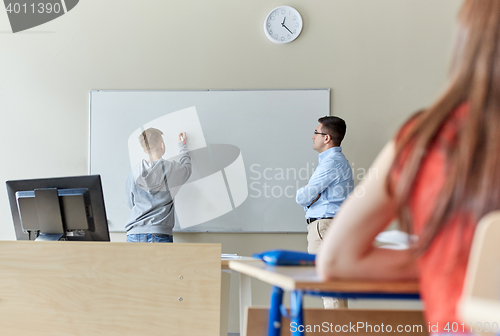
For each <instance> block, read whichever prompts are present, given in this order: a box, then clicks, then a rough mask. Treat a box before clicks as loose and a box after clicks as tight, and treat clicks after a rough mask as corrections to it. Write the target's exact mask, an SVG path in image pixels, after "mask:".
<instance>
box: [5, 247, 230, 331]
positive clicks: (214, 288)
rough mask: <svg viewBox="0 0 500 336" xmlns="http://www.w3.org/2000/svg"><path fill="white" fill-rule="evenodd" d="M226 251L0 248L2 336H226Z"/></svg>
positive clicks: (165, 248)
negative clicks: (221, 331)
mask: <svg viewBox="0 0 500 336" xmlns="http://www.w3.org/2000/svg"><path fill="white" fill-rule="evenodd" d="M220 253H221V246H220V244H135V243H134V244H133V243H109V242H33V241H0V330H1V332H0V333H1V334H2V335H51V336H54V335H92V336H95V335H120V336H125V335H169V336H173V335H176V336H179V335H198V334H200V333H199V332H200V331H202V334H203V335H212V336H216V335H219V325H220V285H221V283H220V281H221V259H220Z"/></svg>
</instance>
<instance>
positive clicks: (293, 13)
mask: <svg viewBox="0 0 500 336" xmlns="http://www.w3.org/2000/svg"><path fill="white" fill-rule="evenodd" d="M301 31H302V16H300V14H299V12H298V11H297V10H296V9H295V8H292V7H290V6H280V7H276V8H275V9H273V10H272V11H271V12H270V13H269V14H268V15H267V17H266V19H265V20H264V33H265V34H266V36H267V38H268V39H269V40H271V41H272V42H274V43H278V44H283V43H288V42H292V41H293V40H295V39H296V38H297V37H298V36H299V34H300V32H301Z"/></svg>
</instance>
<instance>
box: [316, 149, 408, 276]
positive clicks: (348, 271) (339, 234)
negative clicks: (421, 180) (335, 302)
mask: <svg viewBox="0 0 500 336" xmlns="http://www.w3.org/2000/svg"><path fill="white" fill-rule="evenodd" d="M394 156H395V144H394V142H393V141H391V142H389V143H388V144H387V145H386V146H385V147H384V149H382V151H381V152H380V154H379V155H378V157H377V158H376V159H375V162H374V163H373V165H372V167H371V168H370V170H369V172H371V174H370V173H369V174H368V176H367V177H365V179H364V180H363V181H362V182H361V183H360V184H359V185H358V186H357V187H356V188H355V190H354V191H353V192H352V193H351V194H350V196H349V197H348V198H347V200H346V201H345V202H344V203H343V204H342V207H341V208H340V210H339V212H338V213H337V215H336V216H335V219H334V222H333V225H332V226H331V227H330V229H329V230H328V233H327V235H326V237H325V240H324V241H323V246H322V248H321V250H320V253H319V254H318V257H317V261H316V269H317V272H318V274H319V276H320V277H321V278H323V279H325V280H328V279H332V278H337V277H342V278H357V279H386V280H388V279H411V278H416V277H417V268H416V263H415V261H414V260H413V257H412V255H411V251H410V250H389V249H383V248H376V247H374V246H373V242H374V240H375V237H376V236H377V234H379V233H380V232H381V231H383V230H384V229H385V228H386V227H387V225H389V223H390V222H391V221H392V220H393V219H394V218H395V205H394V200H393V199H392V197H391V196H389V194H388V192H387V189H386V186H385V183H386V182H385V181H386V178H387V175H388V173H389V170H390V167H391V164H392V162H393V160H394Z"/></svg>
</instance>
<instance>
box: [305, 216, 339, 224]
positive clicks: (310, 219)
mask: <svg viewBox="0 0 500 336" xmlns="http://www.w3.org/2000/svg"><path fill="white" fill-rule="evenodd" d="M332 218H333V217H323V218H306V223H307V224H311V223H312V222H315V221H317V220H319V219H332Z"/></svg>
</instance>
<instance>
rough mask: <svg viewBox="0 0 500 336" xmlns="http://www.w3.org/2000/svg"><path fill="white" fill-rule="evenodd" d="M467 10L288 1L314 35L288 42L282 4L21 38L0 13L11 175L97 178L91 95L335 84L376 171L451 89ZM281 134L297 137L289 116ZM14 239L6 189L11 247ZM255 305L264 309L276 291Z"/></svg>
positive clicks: (151, 0) (104, 8)
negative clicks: (268, 25) (266, 26)
mask: <svg viewBox="0 0 500 336" xmlns="http://www.w3.org/2000/svg"><path fill="white" fill-rule="evenodd" d="M460 3H461V1H460V0H309V1H305V0H303V1H300V0H290V1H287V2H286V4H287V5H291V6H293V7H295V8H297V9H298V10H299V11H300V12H301V13H302V15H303V19H304V29H303V32H302V34H301V36H300V37H299V38H298V39H297V40H296V41H295V42H293V43H291V44H289V45H275V44H273V43H271V42H269V41H268V40H267V38H266V37H265V36H264V34H263V31H262V24H263V20H264V17H265V15H266V14H267V13H268V12H269V11H270V10H271V9H272V8H274V7H275V6H278V5H282V4H284V3H283V1H276V0H271V1H270V0H252V1H250V0H248V1H242V0H210V1H207V0H204V1H202V0H182V1H179V0H140V1H139V0H135V1H132V0H99V1H98V0H84V1H80V4H78V5H77V7H75V9H73V10H72V11H71V12H69V13H68V14H66V15H64V16H62V17H61V18H59V19H57V20H54V21H52V22H49V23H47V24H45V25H43V26H40V27H36V28H34V29H31V30H29V31H26V32H22V33H17V34H12V33H10V32H9V31H10V26H9V23H8V19H7V15H6V13H5V11H3V10H0V113H1V116H2V122H1V124H0V125H1V126H0V127H1V132H0V142H1V143H2V146H1V148H0V158H1V160H2V165H1V168H0V180H1V181H5V180H8V179H21V178H36V177H49V176H67V175H79V174H86V173H87V166H88V161H87V160H88V118H89V115H88V93H89V90H91V89H165V90H169V89H182V90H190V89H287V88H331V89H332V113H333V114H336V115H339V116H341V117H343V118H345V120H346V121H347V124H348V133H347V137H346V140H345V143H344V152H345V154H346V156H347V157H348V158H349V159H350V161H351V162H352V163H353V164H354V168H355V169H356V168H368V166H369V165H370V163H371V161H372V160H373V158H374V157H375V155H376V153H377V152H378V150H379V149H380V148H381V147H382V146H383V144H384V143H385V142H386V141H387V140H388V139H389V138H390V137H391V135H392V134H393V133H394V131H395V130H396V129H397V127H398V125H400V123H401V122H402V121H403V120H404V119H405V118H406V117H407V116H408V115H409V114H410V113H412V112H413V111H415V110H416V109H418V108H420V107H423V106H426V105H428V104H429V103H430V102H431V101H432V100H433V99H434V98H435V97H436V95H437V93H438V91H439V90H440V88H442V86H443V83H444V78H445V73H446V68H447V67H446V64H447V59H448V54H449V50H450V45H451V43H450V38H451V36H452V31H453V22H454V19H455V15H456V11H457V8H458V7H459V5H460ZM117 118H119V116H117ZM249 118H251V116H249ZM277 126H278V125H277ZM109 127H113V125H109ZM279 129H280V130H281V131H282V132H284V133H285V135H286V120H284V122H283V125H282V126H280V127H279ZM288 136H293V135H288ZM276 141H286V136H285V137H282V138H280V139H277V140H276ZM304 141H311V140H310V139H309V138H305V139H304ZM271 145H272V144H271ZM311 150H312V149H311ZM297 220H298V221H301V220H303V219H302V218H297ZM124 237H125V236H124V234H113V240H115V241H120V240H124V239H125V238H124ZM14 238H15V236H14V230H13V228H12V221H11V216H10V210H9V205H8V200H7V195H6V191H5V188H1V189H0V239H14ZM176 240H177V241H183V242H184V241H196V242H198V241H199V242H220V243H222V248H223V252H231V253H239V254H246V255H248V254H251V253H253V252H256V251H261V250H265V249H270V248H289V249H305V237H304V235H302V234H293V235H292V234H241V235H237V234H182V235H181V234H179V235H178V236H177V237H176ZM234 290H235V289H234V288H232V291H233V292H234ZM256 301H258V303H265V302H266V301H267V292H266V293H265V294H263V295H262V296H258V297H257V298H256ZM232 304H233V305H234V304H235V303H234V302H233V303H232ZM231 329H232V330H236V329H237V321H234V322H232V327H231Z"/></svg>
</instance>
